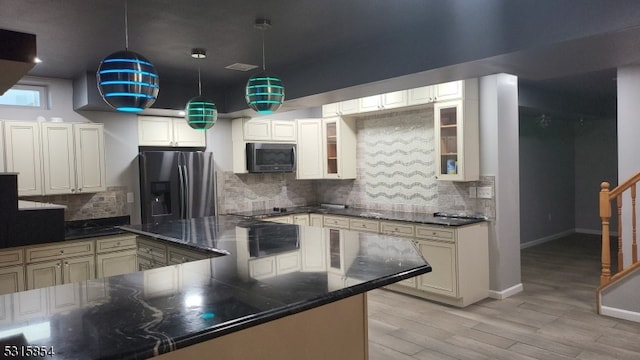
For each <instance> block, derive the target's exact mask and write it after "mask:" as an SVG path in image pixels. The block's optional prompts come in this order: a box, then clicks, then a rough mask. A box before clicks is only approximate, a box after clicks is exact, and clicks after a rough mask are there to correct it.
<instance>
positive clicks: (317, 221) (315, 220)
mask: <svg viewBox="0 0 640 360" xmlns="http://www.w3.org/2000/svg"><path fill="white" fill-rule="evenodd" d="M323 222H324V216H322V215H320V214H309V223H310V225H311V226H317V227H322V225H323Z"/></svg>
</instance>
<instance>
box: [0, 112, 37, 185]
mask: <svg viewBox="0 0 640 360" xmlns="http://www.w3.org/2000/svg"><path fill="white" fill-rule="evenodd" d="M4 144H5V157H6V171H7V172H17V173H18V196H26V195H42V159H41V152H40V127H39V124H38V123H37V122H33V121H5V123H4Z"/></svg>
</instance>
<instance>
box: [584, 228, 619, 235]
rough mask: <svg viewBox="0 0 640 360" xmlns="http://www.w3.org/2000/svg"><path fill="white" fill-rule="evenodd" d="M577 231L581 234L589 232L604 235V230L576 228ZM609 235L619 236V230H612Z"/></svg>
mask: <svg viewBox="0 0 640 360" xmlns="http://www.w3.org/2000/svg"><path fill="white" fill-rule="evenodd" d="M576 232H577V233H580V234H589V235H600V236H602V230H593V229H584V228H576ZM609 235H611V236H618V232H617V231H610V232H609Z"/></svg>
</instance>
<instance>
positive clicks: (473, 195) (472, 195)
mask: <svg viewBox="0 0 640 360" xmlns="http://www.w3.org/2000/svg"><path fill="white" fill-rule="evenodd" d="M477 190H478V189H477V188H476V187H475V186H469V197H470V198H472V199H475V198H476V197H477V196H478V195H477V194H478V191H477Z"/></svg>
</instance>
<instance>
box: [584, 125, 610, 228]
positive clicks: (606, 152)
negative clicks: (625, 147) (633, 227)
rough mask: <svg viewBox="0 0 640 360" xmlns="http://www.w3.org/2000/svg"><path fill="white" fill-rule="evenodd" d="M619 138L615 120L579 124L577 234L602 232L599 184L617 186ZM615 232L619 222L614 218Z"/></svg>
mask: <svg viewBox="0 0 640 360" xmlns="http://www.w3.org/2000/svg"><path fill="white" fill-rule="evenodd" d="M617 145H618V139H617V134H616V121H615V119H590V120H585V121H583V122H582V123H578V124H577V125H576V133H575V227H576V231H577V232H583V233H600V231H601V229H602V227H601V222H600V216H599V214H598V208H599V201H598V193H599V191H600V183H601V182H603V181H607V182H609V183H610V184H611V187H615V186H616V185H617V184H618V173H617V172H618V149H617ZM612 220H613V221H612V225H613V228H614V229H615V227H616V226H615V224H616V220H615V218H613V219H612Z"/></svg>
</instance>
